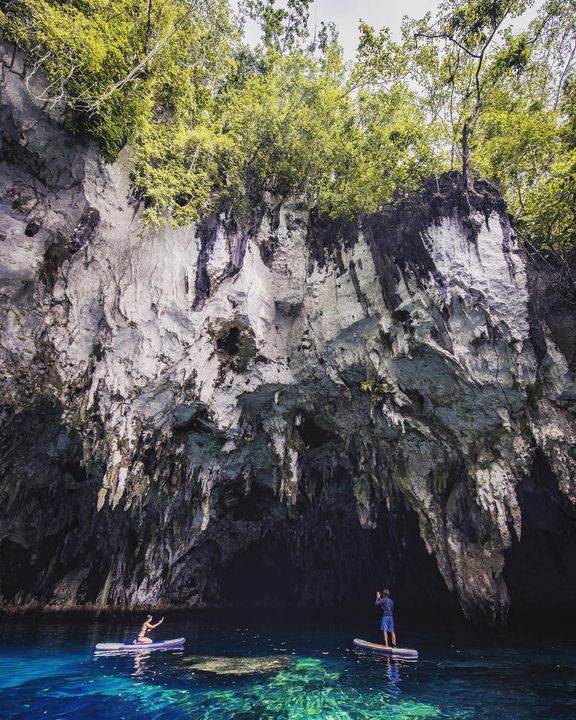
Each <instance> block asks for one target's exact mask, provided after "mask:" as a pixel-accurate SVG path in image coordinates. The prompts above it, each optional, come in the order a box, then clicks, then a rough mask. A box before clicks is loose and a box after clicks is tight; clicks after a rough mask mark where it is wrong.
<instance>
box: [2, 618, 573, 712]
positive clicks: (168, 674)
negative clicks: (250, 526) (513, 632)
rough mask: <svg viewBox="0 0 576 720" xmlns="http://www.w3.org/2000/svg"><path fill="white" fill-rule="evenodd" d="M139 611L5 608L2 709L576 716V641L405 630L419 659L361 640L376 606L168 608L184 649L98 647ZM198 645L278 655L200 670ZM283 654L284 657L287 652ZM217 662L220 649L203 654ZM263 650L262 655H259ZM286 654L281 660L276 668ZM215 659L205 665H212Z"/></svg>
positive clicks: (161, 634) (164, 634)
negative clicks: (265, 614)
mask: <svg viewBox="0 0 576 720" xmlns="http://www.w3.org/2000/svg"><path fill="white" fill-rule="evenodd" d="M140 619H141V618H140V617H138V618H135V617H129V618H126V617H124V618H123V619H122V620H110V619H108V620H103V619H100V620H99V621H94V620H83V621H73V620H70V619H68V620H66V619H63V618H54V617H50V618H47V619H45V620H44V621H43V622H41V623H40V622H38V621H34V622H33V621H30V620H26V621H24V620H22V621H15V620H13V619H10V618H3V619H1V620H0V717H1V718H2V719H3V720H16V718H17V719H18V720H32V719H34V720H36V719H38V720H41V719H43V718H48V719H49V720H55V719H57V718H58V719H60V718H62V720H64V719H65V718H66V719H69V718H74V719H76V718H78V719H80V718H83V719H84V718H86V719H88V720H135V719H136V718H140V719H147V720H165V719H168V718H169V719H170V720H180V719H184V718H195V719H198V720H212V719H214V720H216V719H218V720H224V719H226V720H228V719H229V720H280V719H281V720H303V719H304V718H306V719H307V720H310V719H311V718H315V719H318V720H319V719H321V718H322V719H323V720H360V719H362V720H364V719H366V720H368V719H370V720H372V719H373V720H388V719H394V720H413V719H416V718H418V719H429V718H446V719H453V718H454V719H455V718H462V719H464V718H470V719H472V718H473V719H480V718H486V720H488V719H489V720H500V719H505V720H524V719H527V718H530V720H532V719H534V718H546V719H547V720H548V719H554V720H568V718H570V720H573V718H575V717H576V672H575V670H576V643H569V642H566V641H564V642H561V641H558V640H549V641H548V644H547V645H546V646H544V645H542V644H540V643H538V644H535V645H531V644H530V640H529V639H527V638H525V639H523V640H522V641H521V642H520V641H519V640H518V638H511V637H507V636H491V637H489V638H488V637H486V636H480V635H478V636H474V635H469V634H468V635H466V637H463V635H462V632H458V633H457V632H452V633H447V634H442V633H440V632H438V631H436V632H434V633H432V632H428V633H423V632H418V633H415V632H413V633H412V634H411V633H409V632H403V633H402V635H401V637H400V639H401V644H402V645H404V646H407V647H416V648H418V650H419V651H420V654H421V659H420V660H419V661H417V662H408V661H394V660H386V659H375V658H373V657H367V656H361V655H358V654H356V653H355V652H354V650H353V649H352V646H351V642H350V641H351V639H352V637H354V636H360V637H364V638H366V639H372V640H378V633H377V618H374V617H371V616H369V618H368V619H369V621H370V622H367V621H366V622H362V623H360V624H358V623H356V625H355V626H354V625H350V624H348V623H342V622H338V623H335V622H328V621H318V620H316V621H314V622H312V621H310V620H307V621H306V620H296V619H292V620H286V619H285V618H284V617H283V613H279V616H278V619H277V620H276V621H275V622H271V621H270V620H264V619H260V620H254V619H252V620H242V619H241V618H235V617H234V614H233V613H230V614H229V615H226V616H222V617H221V618H219V617H216V618H215V617H213V616H212V617H210V618H208V617H206V618H202V617H200V618H196V619H191V620H190V619H188V620H186V619H185V617H179V618H167V619H166V622H165V624H164V626H162V627H161V628H159V629H158V630H157V631H156V632H155V637H156V638H157V639H161V638H168V637H177V636H179V635H182V634H184V635H186V637H187V638H188V643H187V645H186V647H185V649H184V651H147V652H146V651H142V652H141V653H138V654H137V655H136V656H134V655H132V656H130V655H127V654H125V655H119V654H116V655H103V656H102V655H100V656H96V655H94V653H93V647H94V645H95V643H96V642H110V641H116V640H121V639H128V638H130V637H132V636H133V633H134V631H135V630H136V629H137V627H138V622H139V620H140ZM197 656H227V657H231V658H233V659H232V660H231V661H229V663H228V664H227V668H232V669H233V670H234V671H239V670H240V669H242V662H243V660H244V659H246V658H248V659H253V658H258V657H264V656H265V657H266V658H267V660H266V662H267V663H269V664H270V666H271V667H270V669H271V671H270V672H269V673H268V674H255V673H254V672H253V670H254V663H252V665H251V666H250V667H248V668H244V669H245V670H248V671H250V672H249V674H245V675H225V674H218V673H206V672H201V671H199V670H198V669H194V668H192V667H191V666H190V665H191V664H194V663H195V662H196V659H197ZM278 658H280V660H278ZM203 662H204V663H205V665H206V663H207V664H208V666H209V667H212V666H213V665H214V661H213V660H211V659H208V660H206V659H205V658H204V659H203ZM260 662H261V661H258V663H256V665H258V664H259V663H260ZM277 665H279V668H278V667H276V666H277ZM204 669H205V668H204Z"/></svg>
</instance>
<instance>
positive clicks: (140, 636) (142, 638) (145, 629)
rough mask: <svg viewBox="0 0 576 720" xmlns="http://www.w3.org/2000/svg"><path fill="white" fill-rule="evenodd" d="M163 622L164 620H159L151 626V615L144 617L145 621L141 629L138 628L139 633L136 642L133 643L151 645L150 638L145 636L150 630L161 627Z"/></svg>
mask: <svg viewBox="0 0 576 720" xmlns="http://www.w3.org/2000/svg"><path fill="white" fill-rule="evenodd" d="M163 622H164V618H161V619H160V620H158V622H157V623H156V624H155V625H153V624H152V615H146V620H145V621H144V623H143V625H142V627H141V628H140V633H139V634H138V638H137V640H134V642H135V643H143V644H146V643H151V642H152V638H149V637H146V635H147V634H148V633H149V632H150V630H154V628H157V627H158V625H162V623H163Z"/></svg>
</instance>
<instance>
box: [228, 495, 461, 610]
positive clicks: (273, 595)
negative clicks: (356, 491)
mask: <svg viewBox="0 0 576 720" xmlns="http://www.w3.org/2000/svg"><path fill="white" fill-rule="evenodd" d="M349 507H351V508H354V507H355V506H354V505H351V506H349ZM392 520H394V522H391V521H392ZM385 584H386V585H388V586H389V587H390V588H391V590H392V592H393V595H394V599H395V601H396V602H397V604H398V606H399V607H402V611H403V614H404V616H405V617H407V616H414V617H416V616H418V617H429V616H430V612H431V611H434V610H438V611H441V614H442V615H443V617H446V616H447V615H449V616H452V617H460V615H461V613H460V610H459V608H458V604H457V602H456V598H455V596H454V595H453V594H451V593H450V592H449V591H448V589H447V588H446V585H445V583H444V580H443V579H442V577H441V575H440V572H439V570H438V566H437V564H436V561H435V560H434V558H432V557H431V556H430V555H429V554H428V552H427V551H426V549H425V547H424V543H423V541H422V539H421V538H420V534H419V530H418V521H417V518H416V515H415V514H414V513H412V512H411V511H406V513H405V514H404V515H403V516H402V517H397V518H394V519H393V518H391V517H385V516H384V517H382V519H381V522H380V523H379V527H378V528H377V529H373V530H365V529H362V528H361V527H360V524H359V522H358V520H357V518H356V515H355V510H354V512H353V513H352V512H350V513H349V514H348V515H346V513H343V512H341V511H339V514H338V516H336V515H334V516H330V515H316V516H315V517H314V518H311V517H309V518H307V519H305V520H304V521H302V520H299V521H290V520H285V521H284V522H282V523H281V524H278V525H277V526H276V527H275V528H274V529H271V530H270V531H268V532H267V533H265V534H264V536H263V537H261V538H260V539H259V540H257V541H255V542H254V543H252V544H251V545H249V546H248V547H246V548H244V549H243V550H241V551H239V552H238V553H237V554H236V555H235V557H234V558H233V559H232V560H231V561H230V562H229V563H228V564H227V566H226V567H225V568H224V569H223V572H222V582H221V585H220V600H221V601H222V602H224V603H225V604H230V605H233V606H237V607H244V608H247V609H250V608H251V609H254V608H266V607H269V608H272V607H285V608H307V609H313V608H317V609H320V608H326V609H330V610H331V611H336V612H344V613H347V612H349V613H350V614H352V613H354V614H357V613H358V612H359V610H360V609H361V612H362V613H364V614H365V613H366V612H368V613H369V612H370V609H371V606H372V603H373V600H374V593H375V591H376V590H377V589H378V588H382V586H383V585H385Z"/></svg>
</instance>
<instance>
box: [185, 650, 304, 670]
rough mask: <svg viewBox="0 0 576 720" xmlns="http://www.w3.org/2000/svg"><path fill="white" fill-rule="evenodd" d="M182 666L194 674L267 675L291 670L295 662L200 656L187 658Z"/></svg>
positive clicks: (280, 657)
mask: <svg viewBox="0 0 576 720" xmlns="http://www.w3.org/2000/svg"><path fill="white" fill-rule="evenodd" d="M182 664H183V665H184V666H185V667H186V669H188V670H193V671H194V672H200V673H209V674H213V675H267V674H270V673H276V672H280V671H281V670H290V669H291V668H292V666H293V662H292V660H291V659H290V658H288V657H286V656H283V655H266V656H263V657H221V656H216V655H215V656H210V655H200V656H196V657H187V658H184V659H183V660H182Z"/></svg>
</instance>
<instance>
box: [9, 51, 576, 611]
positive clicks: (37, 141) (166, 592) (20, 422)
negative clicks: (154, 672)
mask: <svg viewBox="0 0 576 720" xmlns="http://www.w3.org/2000/svg"><path fill="white" fill-rule="evenodd" d="M25 74H26V71H25V67H24V64H23V61H22V58H21V57H19V56H17V55H16V54H14V53H13V52H12V51H11V50H10V49H6V48H5V49H4V53H3V61H2V76H1V81H2V85H1V95H0V123H1V135H2V155H1V160H2V162H1V164H0V284H1V288H0V302H1V304H0V370H1V383H2V415H1V428H0V458H1V460H0V473H1V476H0V498H1V503H0V553H1V555H0V556H1V558H2V562H1V564H0V594H1V596H2V603H3V604H4V606H8V607H26V606H31V605H41V606H49V607H54V608H71V607H77V606H81V605H85V606H96V607H110V606H122V607H131V608H133V607H144V606H149V605H166V606H170V605H181V606H193V605H216V604H220V603H235V604H242V603H245V604H254V603H258V604H260V603H261V604H273V603H290V604H317V605H322V604H331V605H333V604H335V603H339V602H346V601H351V600H353V599H356V600H362V601H365V598H366V597H368V598H369V599H370V600H371V597H372V593H373V590H374V587H375V586H378V585H381V584H382V583H386V584H389V585H391V586H392V588H393V589H394V590H395V593H396V594H397V595H398V596H400V597H401V598H405V599H406V601H407V600H408V599H409V598H412V600H414V599H417V600H421V601H422V602H425V603H427V604H429V605H431V604H438V605H443V606H446V607H448V605H449V604H450V602H451V599H450V598H456V599H457V601H458V603H459V604H460V606H461V608H462V609H463V611H464V613H465V614H466V615H467V616H468V617H470V618H473V619H478V620H480V621H484V622H487V623H497V622H501V621H503V620H504V619H505V617H506V613H507V610H508V607H509V604H510V600H511V599H512V604H513V607H514V605H517V606H518V607H526V608H528V607H529V606H530V607H531V606H534V607H538V606H539V605H540V604H543V603H546V604H547V606H549V604H550V602H558V603H566V604H567V605H568V604H573V603H574V601H575V600H576V564H575V563H574V560H575V559H576V520H575V518H576V514H575V507H576V482H575V479H574V477H575V476H574V470H575V458H576V455H575V446H574V442H575V438H576V421H575V418H574V408H575V401H576V384H575V381H574V377H575V376H574V370H575V361H576V332H575V323H576V313H575V312H574V304H573V303H571V301H570V298H569V297H566V296H565V295H564V294H563V293H562V291H561V289H558V287H557V283H555V274H554V273H553V272H552V271H546V267H543V268H542V269H540V268H539V267H537V266H535V265H533V264H530V263H529V262H528V259H527V258H526V257H525V255H524V253H523V251H522V250H521V249H520V247H519V246H518V243H517V241H516V239H515V238H514V235H513V233H512V231H511V228H510V224H509V221H508V219H507V216H506V213H505V208H504V206H503V203H502V201H501V199H500V198H499V196H498V194H497V193H496V192H495V190H494V189H492V188H491V187H490V186H488V185H487V184H481V183H480V184H479V185H478V188H477V192H476V193H475V194H474V195H473V196H470V197H464V196H463V195H462V194H461V192H460V191H459V190H458V189H457V184H456V178H455V177H452V176H445V177H443V178H441V179H440V180H438V181H434V182H432V183H430V185H429V186H428V187H427V188H424V189H423V192H422V194H421V196H420V197H419V198H416V199H414V200H413V201H411V202H405V203H403V204H400V205H399V206H398V207H395V208H393V209H390V210H388V211H385V212H382V213H379V214H377V215H374V216H369V217H361V218H359V219H357V220H356V221H354V222H349V223H334V222H330V221H327V220H326V219H322V218H318V217H315V216H314V215H313V214H311V213H310V212H309V211H308V210H307V208H306V207H305V206H303V205H302V204H301V203H300V202H299V201H298V200H297V199H294V198H292V199H290V198H289V199H284V200H283V201H282V202H280V201H278V202H275V201H274V199H273V198H268V199H267V200H266V201H265V202H263V203H262V204H261V205H260V206H259V207H258V208H255V210H254V212H253V215H252V217H250V218H247V219H244V220H239V219H237V218H235V216H234V213H233V210H230V209H229V210H226V211H222V212H221V213H219V214H214V215H211V216H209V217H206V218H205V219H204V220H203V221H202V222H201V223H200V224H199V225H198V226H197V227H192V226H190V227H184V228H180V229H178V230H172V229H170V230H167V229H164V230H161V231H158V232H155V231H153V230H151V229H150V228H146V227H144V226H143V225H142V224H141V222H140V216H141V209H140V206H139V201H138V199H137V198H135V197H133V195H132V194H131V189H130V183H129V165H128V163H127V161H126V160H125V159H124V158H121V159H120V160H119V161H118V162H117V163H116V164H114V165H112V166H107V165H104V164H103V163H102V161H101V160H100V158H99V156H98V153H97V150H96V148H95V147H93V146H92V145H91V144H90V143H89V142H87V141H82V140H79V139H78V138H76V139H74V138H73V137H72V136H71V135H70V134H68V133H67V132H66V130H65V129H64V126H63V125H62V124H61V123H60V120H61V118H60V117H59V111H58V108H54V107H48V106H44V105H42V103H41V101H40V100H38V99H37V98H38V97H39V96H40V95H41V89H42V88H41V85H40V83H39V81H38V82H37V81H35V80H33V81H32V82H30V83H29V85H30V86H31V90H32V93H30V92H29V91H28V90H27V88H26V84H25V82H24V78H25ZM36 84H37V85H38V87H36ZM35 88H36V91H35Z"/></svg>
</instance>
